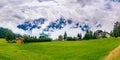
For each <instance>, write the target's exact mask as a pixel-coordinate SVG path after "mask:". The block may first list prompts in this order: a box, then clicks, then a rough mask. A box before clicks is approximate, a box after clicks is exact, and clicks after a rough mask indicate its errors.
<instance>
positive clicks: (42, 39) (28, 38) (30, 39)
mask: <svg viewBox="0 0 120 60" xmlns="http://www.w3.org/2000/svg"><path fill="white" fill-rule="evenodd" d="M23 38H24V42H25V43H27V42H49V41H52V39H51V38H45V37H43V36H42V37H39V38H37V37H33V36H27V35H24V36H23Z"/></svg>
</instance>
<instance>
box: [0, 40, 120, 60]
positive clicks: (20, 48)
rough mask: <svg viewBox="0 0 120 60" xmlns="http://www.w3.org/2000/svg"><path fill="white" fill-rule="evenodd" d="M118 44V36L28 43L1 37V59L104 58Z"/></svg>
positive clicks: (78, 59) (58, 59)
mask: <svg viewBox="0 0 120 60" xmlns="http://www.w3.org/2000/svg"><path fill="white" fill-rule="evenodd" d="M118 45H120V40H118V39H117V38H106V39H97V40H89V41H60V42H59V41H56V42H39V43H26V44H15V43H7V42H6V41H5V40H4V39H0V60H102V59H103V58H104V57H105V56H107V55H108V53H109V52H110V51H112V50H113V49H114V48H116V47H117V46H118Z"/></svg>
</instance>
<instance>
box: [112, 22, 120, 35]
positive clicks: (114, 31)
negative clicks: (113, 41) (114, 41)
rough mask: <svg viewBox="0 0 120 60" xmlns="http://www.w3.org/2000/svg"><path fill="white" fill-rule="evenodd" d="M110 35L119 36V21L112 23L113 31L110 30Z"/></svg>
mask: <svg viewBox="0 0 120 60" xmlns="http://www.w3.org/2000/svg"><path fill="white" fill-rule="evenodd" d="M111 35H112V36H113V37H118V36H120V22H116V23H115V24H114V28H113V31H112V33H111Z"/></svg>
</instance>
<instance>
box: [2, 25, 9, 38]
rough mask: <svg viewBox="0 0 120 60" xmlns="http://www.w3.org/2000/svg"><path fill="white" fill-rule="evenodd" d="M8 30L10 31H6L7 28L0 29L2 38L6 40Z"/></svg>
mask: <svg viewBox="0 0 120 60" xmlns="http://www.w3.org/2000/svg"><path fill="white" fill-rule="evenodd" d="M7 30H8V29H6V28H2V27H0V38H5V37H6V33H7Z"/></svg>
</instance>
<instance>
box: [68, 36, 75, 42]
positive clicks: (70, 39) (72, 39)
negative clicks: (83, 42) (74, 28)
mask: <svg viewBox="0 0 120 60" xmlns="http://www.w3.org/2000/svg"><path fill="white" fill-rule="evenodd" d="M67 41H75V38H73V37H67Z"/></svg>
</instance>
